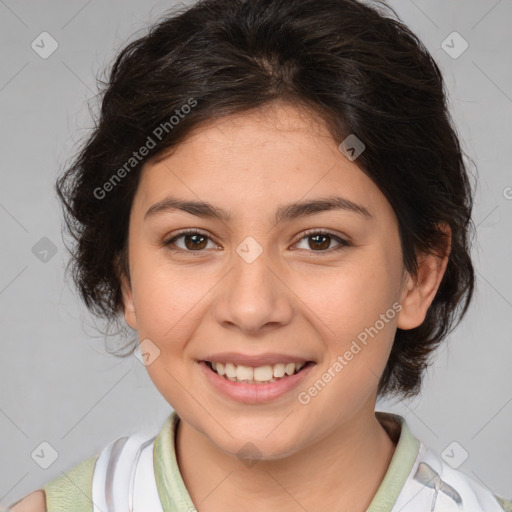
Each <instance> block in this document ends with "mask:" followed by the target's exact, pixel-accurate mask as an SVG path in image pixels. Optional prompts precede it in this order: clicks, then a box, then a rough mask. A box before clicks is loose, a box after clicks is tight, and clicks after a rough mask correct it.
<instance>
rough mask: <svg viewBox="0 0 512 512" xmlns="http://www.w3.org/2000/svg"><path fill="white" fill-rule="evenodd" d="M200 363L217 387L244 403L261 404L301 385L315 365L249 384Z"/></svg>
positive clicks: (213, 384) (204, 363) (207, 376)
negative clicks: (263, 382) (231, 379)
mask: <svg viewBox="0 0 512 512" xmlns="http://www.w3.org/2000/svg"><path fill="white" fill-rule="evenodd" d="M198 363H199V366H200V367H201V370H202V371H203V372H204V374H205V376H206V378H207V379H208V381H209V382H210V383H211V384H212V386H213V387H214V388H215V389H217V390H218V391H220V392H221V393H223V394H225V395H227V396H228V397H230V398H232V399H233V400H237V401H238V402H242V403H244V404H260V403H264V402H269V401H270V400H274V399H276V398H279V397H280V396H283V395H284V394H286V393H288V392H289V391H291V390H292V389H294V388H296V387H297V386H299V384H300V383H301V382H302V381H303V380H304V379H305V378H306V377H307V376H308V374H309V372H310V371H311V369H312V368H313V366H314V363H308V364H307V365H305V366H304V367H303V368H302V369H301V370H300V371H299V372H298V373H295V374H294V375H289V376H288V377H283V378H281V379H279V380H277V381H275V382H268V383H267V384H249V383H246V382H232V381H230V380H228V379H225V378H224V377H221V376H220V375H218V374H217V373H215V372H214V371H213V370H212V369H211V368H210V367H209V366H208V364H207V363H206V362H205V361H198Z"/></svg>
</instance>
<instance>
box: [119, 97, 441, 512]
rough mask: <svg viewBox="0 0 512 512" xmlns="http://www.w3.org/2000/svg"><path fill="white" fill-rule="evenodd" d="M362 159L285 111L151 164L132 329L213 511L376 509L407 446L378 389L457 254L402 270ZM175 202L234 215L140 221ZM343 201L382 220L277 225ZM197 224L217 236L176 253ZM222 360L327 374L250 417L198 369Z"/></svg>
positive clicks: (393, 228)
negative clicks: (385, 422)
mask: <svg viewBox="0 0 512 512" xmlns="http://www.w3.org/2000/svg"><path fill="white" fill-rule="evenodd" d="M356 164H357V160H356V161H354V162H350V161H349V160H348V159H347V158H345V156H344V155H343V154H342V153H341V152H340V151H339V149H338V143H337V142H336V141H334V140H333V139H332V137H331V136H330V134H329V133H328V132H327V129H326V128H325V127H324V125H323V124H322V123H321V121H319V119H317V118H316V117H314V116H312V115H308V114H307V113H306V112H305V111H301V110H298V109H296V107H293V106H290V105H287V104H282V103H277V104H274V105H272V106H270V107H269V106H267V107H266V108H265V109H263V110H255V111H251V112H250V113H243V114H241V115H236V116H230V117H228V118H224V119H222V120H221V121H217V122H214V123H211V124H210V125H208V126H203V127H201V128H200V129H196V130H195V131H194V132H193V133H192V135H191V136H190V137H189V138H188V139H187V140H186V141H185V143H182V144H180V145H179V146H178V148H177V150H176V151H175V152H174V153H173V154H170V155H168V156H166V157H165V158H163V159H161V160H160V161H156V162H149V163H147V164H146V165H145V167H144V169H143V173H142V176H141V181H140V184H139V188H138V190H137V193H136V196H135V198H134V202H133V205H132V210H131V215H130V229H129V262H130V264H129V269H130V279H128V278H127V276H124V277H123V280H122V282H123V301H124V306H125V318H126V321H127V322H128V324H129V325H130V326H131V327H132V328H134V329H136V330H137V331H138V334H139V339H140V340H145V339H149V340H151V342H152V343H153V344H154V345H156V346H157V347H158V349H159V350H160V354H159V356H158V357H157V358H156V359H155V360H154V361H153V362H152V363H151V364H150V365H148V366H147V370H148V372H149V375H150V378H151V379H152V381H153V382H154V384H155V386H156V387H157V389H158V390H159V391H160V393H161V394H162V395H163V396H164V398H165V399H166V400H167V401H168V402H169V404H171V406H172V407H173V408H174V409H175V410H176V411H177V413H178V415H179V416H180V418H181V421H180V423H179V427H178V431H177V441H176V446H177V454H178V464H179V467H180V470H181V472H182V475H183V478H184V482H185V485H186V486H187V488H188V490H189V492H190V495H191V497H192V499H193V501H194V504H195V505H196V507H197V509H198V510H199V511H201V512H208V511H217V510H223V511H224V512H230V511H235V510H236V511H239V510H241V507H243V506H248V507H249V506H250V509H251V510H252V511H254V512H259V511H264V510H265V511H268V510H281V511H290V512H291V511H298V510H303V509H306V510H337V511H340V512H341V511H351V512H357V511H364V510H366V508H367V506H368V505H369V504H370V502H371V500H372V498H373V496H374V494H375V492H376V491H377V489H378V487H379V485H380V483H381V481H382V479H383V477H384V475H385V473H386V470H387V468H388V465H389V462H390V460H391V458H392V455H393V453H394V449H395V445H394V444H393V442H392V441H391V439H390V438H389V437H388V435H387V434H386V432H385V430H384V429H383V428H382V426H381V425H380V423H379V422H378V421H377V419H376V417H375V414H374V409H375V402H376V396H377V385H378V379H379V377H380V375H381V374H382V372H383V370H384V367H385V365H386V361H387V358H388V355H389V352H390V350H391V346H392V342H393V337H394V334H395V330H396V328H397V327H400V328H402V329H410V328H413V327H416V326H418V325H420V324H421V322H422V321H423V319H424V318H425V314H426V311H427V309H428V307H429V305H430V304H431V302H432V300H433V298H434V296H435V293H436V291H437V289H438V286H439V283H440V281H441V278H442V275H443V273H444V271H445V268H446V263H447V257H448V252H446V254H445V255H444V257H443V258H441V257H438V256H435V255H423V256H421V257H420V258H419V261H420V269H419V273H418V275H417V276H414V277H412V276H410V275H409V274H408V273H407V272H405V270H404V267H403V262H402V253H401V247H400V243H399V236H398V224H397V219H396V216H395V214H394V212H393V210H392V208H391V206H390V205H389V203H388V202H387V200H386V199H385V197H384V196H383V194H382V193H381V192H380V190H379V189H378V187H377V186H376V185H375V184H374V183H373V182H372V181H371V180H370V179H369V178H368V177H367V176H366V175H365V174H364V173H363V172H362V171H361V170H360V169H359V168H358V167H357V165H356ZM169 195H172V196H173V197H178V198H180V199H186V200H191V201H194V200H195V201H198V200H203V201H208V202H210V203H212V204H214V205H216V206H218V207H221V208H223V209H225V210H227V211H229V212H230V214H231V220H229V221H226V222H223V221H220V220H216V219H208V218H201V217H198V216H195V215H192V214H190V213H185V212H179V211H167V212H163V213H159V214H157V215H154V216H150V217H149V218H146V219H145V218H144V216H145V213H146V211H147V210H148V209H149V207H150V206H152V205H153V204H154V203H156V202H157V201H161V200H163V199H164V198H166V197H167V196H169ZM332 195H339V196H343V197H344V198H347V199H350V200H351V201H353V202H355V203H358V204H360V205H363V206H364V207H365V208H367V209H368V210H369V211H370V213H371V214H372V218H370V219H367V218H366V217H364V216H363V215H360V214H357V213H354V212H349V211H343V210H334V211H325V212H321V213H316V214H314V215H311V216H307V217H302V218H293V219H292V220H291V221H286V222H282V223H280V224H277V225H275V224H274V223H273V217H274V214H275V211H276V209H277V208H278V206H280V205H282V204H286V203H290V202H294V201H301V200H312V199H317V198H325V197H328V196H332ZM186 228H198V229H201V230H203V231H205V232H207V235H208V237H209V238H208V239H206V240H205V242H204V244H202V245H201V249H200V251H202V252H199V251H198V250H197V249H195V250H194V249H193V244H192V243H191V242H190V241H189V243H188V245H186V239H185V238H184V237H181V238H180V239H178V240H176V242H175V245H174V247H175V248H176V250H175V251H172V250H171V249H170V247H173V246H165V245H164V241H166V240H170V239H171V238H172V237H173V236H176V233H177V232H178V231H179V230H181V229H186ZM313 228H314V229H315V230H317V231H320V230H328V231H330V232H332V233H333V234H334V235H338V236H340V237H341V238H344V239H347V240H349V241H350V243H351V244H352V245H350V246H347V247H343V248H342V249H341V250H338V251H336V250H334V249H336V248H337V247H339V242H337V241H336V239H334V238H331V239H330V240H331V242H330V244H329V238H327V242H326V243H324V242H325V240H324V239H322V238H320V239H319V240H318V241H316V242H315V240H312V239H311V236H312V235H311V234H309V235H308V236H306V235H304V231H306V230H309V229H313ZM248 236H251V237H253V238H254V239H255V240H256V241H257V242H258V244H259V245H260V246H261V248H262V250H263V252H262V254H261V255H260V256H259V257H258V258H257V259H256V260H255V261H253V262H252V263H247V262H246V261H245V260H244V259H243V258H241V257H240V256H239V254H238V253H237V252H236V249H237V247H238V246H239V244H240V243H241V242H242V241H243V240H244V239H245V238H246V237H248ZM322 244H324V245H322ZM319 246H321V248H320V249H318V247H319ZM187 247H188V249H187ZM190 247H192V249H191V248H190ZM180 248H181V251H180V250H179V249H180ZM186 251H188V252H186ZM322 251H323V252H322ZM396 302H398V303H400V304H401V306H402V309H401V311H400V312H399V313H398V314H397V315H396V316H394V318H393V319H391V320H389V321H388V322H387V323H385V326H384V328H382V329H381V330H380V331H379V332H378V335H376V336H374V337H373V338H370V341H369V343H368V344H367V346H365V347H364V348H363V349H362V350H361V351H360V352H359V353H358V354H357V355H355V356H354V358H353V359H352V360H351V361H350V362H349V363H348V364H347V365H346V366H345V367H344V368H343V370H342V371H341V372H340V373H339V374H338V375H337V377H336V378H334V379H332V380H331V382H329V383H328V384H327V386H326V387H325V388H324V389H323V390H322V391H321V392H320V393H318V395H317V396H315V397H314V398H313V399H312V400H311V401H310V402H309V403H308V404H307V405H302V404H301V403H299V401H298V400H297V394H298V393H299V392H300V391H304V390H307V389H308V388H309V387H310V386H311V385H312V384H313V383H314V382H315V381H317V380H318V379H319V378H320V377H321V376H322V374H323V373H324V372H325V371H326V370H327V368H328V367H329V366H331V365H332V364H333V362H334V361H335V360H336V358H337V357H338V356H339V355H343V354H344V353H345V351H346V350H347V349H348V348H349V347H350V345H351V343H352V340H354V339H356V337H357V335H358V334H359V333H361V332H362V331H364V329H365V328H369V327H370V326H373V325H374V324H375V322H376V321H377V320H378V319H379V318H380V315H381V314H384V313H385V312H386V311H387V310H389V308H391V306H392V304H393V303H396ZM224 351H233V352H240V353H244V354H250V355H257V354H261V353H265V352H281V353H286V354H293V355H295V356H301V357H304V358H306V359H308V360H313V361H315V362H316V366H315V367H314V368H313V371H312V372H310V375H309V376H308V378H307V381H306V382H305V383H304V385H301V386H300V389H297V390H294V391H292V392H289V393H287V394H285V395H284V396H282V397H280V398H278V399H275V400H273V401H270V402H268V403H264V404H257V405H256V404H251V405H247V404H241V403H239V402H237V401H234V400H232V399H230V398H227V397H225V396H223V395H220V394H219V393H218V392H217V391H216V390H215V389H213V388H212V387H211V385H210V384H209V383H208V381H207V380H206V379H205V376H204V375H203V373H202V372H201V371H200V369H199V368H198V364H197V361H198V360H201V359H204V358H205V356H206V355H207V354H211V353H218V352H224ZM247 442H251V443H253V444H254V445H255V446H256V447H257V449H258V450H259V452H260V460H258V461H257V463H256V464H254V465H252V466H250V467H248V466H246V465H245V464H244V463H243V462H242V461H241V460H240V459H239V458H238V457H237V452H238V451H239V450H240V449H241V447H242V446H244V445H245V444H246V443H247ZM255 497H257V500H255ZM302 507H303V508H302Z"/></svg>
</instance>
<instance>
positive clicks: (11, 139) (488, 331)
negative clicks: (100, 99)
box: [0, 0, 512, 505]
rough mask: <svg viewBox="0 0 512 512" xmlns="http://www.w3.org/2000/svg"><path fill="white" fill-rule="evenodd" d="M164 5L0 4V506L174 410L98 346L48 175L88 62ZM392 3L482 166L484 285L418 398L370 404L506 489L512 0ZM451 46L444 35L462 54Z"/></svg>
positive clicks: (72, 127) (71, 137) (82, 119)
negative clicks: (44, 463) (427, 58)
mask: <svg viewBox="0 0 512 512" xmlns="http://www.w3.org/2000/svg"><path fill="white" fill-rule="evenodd" d="M171 5H174V2H169V1H168V2H151V1H147V2H136V1H124V2H121V1H120V0H116V1H109V2H100V1H98V0H90V1H83V0H80V1H78V0H77V1H74V0H73V1H69V0H68V1H66V2H65V1H60V2H58V1H48V0H44V1H35V0H31V1H15V0H6V1H0V41H1V48H2V57H1V58H2V65H1V68H0V109H1V116H2V121H3V122H2V126H1V140H2V151H1V152H0V158H1V173H2V176H1V189H0V223H1V233H2V235H1V238H0V240H1V253H0V254H1V267H0V315H1V322H2V323H1V325H2V338H3V341H2V345H1V354H2V355H1V358H0V365H1V369H0V371H1V376H2V380H1V386H0V433H1V435H0V453H1V461H0V474H1V478H0V504H5V505H6V504H8V503H11V502H13V501H14V500H17V499H19V498H21V497H22V496H24V495H26V494H27V493H28V492H30V491H32V490H34V489H36V488H39V487H40V486H41V485H43V484H44V483H46V482H47V481H49V480H50V479H53V478H55V477H57V476H59V475H60V474H61V473H62V472H63V471H66V470H67V469H70V468H71V467H72V466H73V465H75V464H77V463H78V462H80V461H82V460H84V459H85V458H87V457H89V456H91V455H93V454H94V453H96V452H97V451H99V450H100V449H101V448H102V447H104V446H105V445H106V444H107V443H108V442H110V441H111V440H112V439H114V438H117V437H119V436H121V435H123V434H127V433H131V432H135V431H148V432H154V433H156V432H157V431H158V430H159V429H160V427H161V424H162V422H163V421H164V419H165V418H166V417H167V415H168V414H169V413H170V410H171V409H170V406H169V405H168V404H167V402H165V400H164V399H163V398H162V397H161V396H160V394H159V393H158V391H157V390H156V389H155V388H154V385H153V384H152V382H151V381H150V379H149V377H148V376H147V373H146V370H145V368H144V366H143V365H142V364H141V363H140V362H139V360H138V359H137V358H135V357H130V358H129V359H125V360H122V359H117V358H115V357H114V356H112V355H109V354H108V353H107V352H106V350H105V348H104V339H103V338H102V336H101V334H99V333H98V332H97V330H96V329H95V327H94V321H93V319H91V317H90V316H89V315H88V313H87V312H86V310H85V307H84V306H83V305H82V304H81V303H80V302H79V300H78V299H77V297H76V295H75V293H74V292H73V290H72V289H71V285H70V283H69V282H67V281H65V278H64V266H65V263H66V261H67V255H66V252H65V250H64V246H63V242H62V237H61V213H60V206H59V204H58V202H57V199H56V197H55V194H54V192H53V183H54V181H55V178H56V176H57V174H58V173H59V172H60V171H61V170H62V169H63V168H64V166H65V164H66V163H67V162H68V161H69V159H70V157H71V155H72V151H73V148H74V146H73V145H74V144H75V143H76V142H78V141H80V140H81V139H82V137H83V136H85V135H86V133H87V130H88V129H89V128H90V127H91V121H90V117H89V111H88V107H87V100H88V99H90V98H93V96H94V94H95V93H96V86H95V75H96V73H97V72H98V70H100V69H104V68H105V67H106V66H107V65H108V63H109V62H111V60H112V58H113V56H114V55H115V53H116V50H117V49H118V48H119V47H120V46H121V45H122V44H124V43H125V42H127V41H128V40H129V39H130V40H131V39H133V38H134V37H135V36H136V35H140V34H141V33H142V32H141V31H144V28H145V27H146V26H147V24H148V23H150V22H153V21H155V20H156V19H157V18H158V16H159V14H160V13H162V12H163V11H164V10H166V9H167V8H169V7H170V6H171ZM391 5H392V6H393V7H395V9H396V10H397V12H398V14H399V15H400V16H401V18H402V19H403V20H404V21H405V22H406V23H407V24H408V25H409V26H410V27H411V28H412V29H413V31H415V32H416V33H417V34H418V35H419V36H420V38H421V39H422V40H423V41H424V42H425V44H426V45H427V47H428V48H429V50H430V51H431V53H432V54H433V56H434V58H435V59H436V60H437V62H438V63H439V65H440V67H441V69H442V71H443V72H444V76H445V79H446V82H447V86H448V89H449V95H450V104H451V109H452V112H453V115H454V118H455V121H456V124H457V127H458V130H459V132H460V134H461V137H462V139H463V145H464V149H465V151H466V152H467V153H468V154H469V155H470V156H471V157H472V158H473V159H474V161H475V162H476V164H477V166H478V172H479V185H478V189H477V194H476V207H475V213H474V220H475V224H476V225H477V226H478V229H477V238H476V242H475V247H474V251H473V255H474V261H475V265H476V268H477V278H478V282H477V292H476V296H475V300H474V302H473V304H472V306H471V309H470V312H469V314H468V315H467V317H466V319H465V320H464V322H463V323H462V324H461V325H460V326H459V328H458V329H457V330H456V331H455V332H454V333H453V334H452V335H451V337H450V339H449V341H448V342H447V343H445V344H444V345H443V347H442V348H441V349H440V351H439V352H438V354H437V357H436V359H435V363H434V365H433V366H432V367H431V368H430V370H429V372H428V374H427V377H426V379H425V385H424V391H423V393H422V395H421V396H420V397H418V398H416V399H415V400H412V401H408V402H404V403H401V404H400V403H387V402H381V403H379V404H378V407H377V409H379V410H388V411H392V412H396V413H398V414H402V415H404V416H405V417H406V418H407V420H408V422H409V424H410V427H411V429H412V431H413V433H414V434H415V435H416V436H417V437H419V438H420V439H422V440H423V441H424V442H425V443H426V444H427V445H429V446H431V447H432V448H433V449H434V450H435V451H436V452H437V453H439V454H441V453H443V451H444V450H445V449H446V448H447V447H448V446H449V445H450V443H452V442H453V441H456V442H457V443H459V445H460V447H459V446H458V445H457V446H456V447H455V450H454V452H453V454H454V456H455V457H460V456H461V454H462V453H463V452H462V449H464V450H466V451H467V452H468V454H469V457H468V458H467V460H466V461H465V462H464V463H463V464H462V465H461V466H460V467H459V469H460V470H461V471H463V472H464V473H466V474H467V475H469V476H471V477H472V478H474V479H475V480H477V481H478V482H480V483H482V484H483V485H485V486H487V487H489V488H490V489H492V490H493V491H494V492H496V493H498V494H501V495H504V496H508V497H509V498H510V497H512V486H511V482H512V464H511V461H512V441H511V433H512V428H511V427H512V379H511V371H510V368H511V364H510V361H511V360H512V334H511V331H512V272H511V270H510V261H511V256H512V237H511V236H510V234H511V233H512V188H507V187H512V173H511V170H510V164H511V160H512V158H511V148H512V145H511V120H512V116H511V113H512V85H511V84H512V69H511V66H510V48H512V35H511V34H512V32H511V31H510V26H511V21H512V2H511V1H510V0H501V1H489V2H484V1H476V0H473V1H465V2H460V1H456V0H450V1H446V0H437V1H429V2H426V1H420V0H415V2H413V1H411V0H402V1H393V2H391ZM43 31H47V32H49V33H50V34H51V36H52V37H53V38H54V39H55V40H56V41H57V42H58V45H59V46H58V49H57V50H56V51H55V52H54V53H53V54H52V55H51V56H50V57H48V58H47V59H43V58H41V57H40V56H39V55H38V54H37V53H36V52H35V51H34V50H33V49H32V48H31V43H32V41H34V40H35V39H36V38H37V36H39V34H40V33H41V32H43ZM453 31H457V32H459V33H460V34H461V36H462V37H463V38H464V39H465V40H466V41H467V42H468V44H469V47H468V49H467V50H466V51H465V52H464V53H462V55H460V56H459V57H458V58H452V57H451V56H449V55H448V54H447V53H446V52H445V50H444V49H443V48H442V47H441V44H442V42H443V40H445V39H446V38H447V36H448V35H449V34H451V33H452V32H453ZM449 41H450V40H449ZM459 43H460V41H459V42H457V41H455V42H454V43H453V44H452V43H450V45H452V46H454V48H455V50H458V49H460V48H461V47H460V44H459ZM43 237H47V238H48V239H49V240H50V241H51V242H52V244H54V246H55V248H56V249H57V253H56V254H55V255H53V256H52V253H51V251H50V252H48V253H47V254H46V255H45V254H44V253H43V252H42V250H43V249H45V247H46V248H47V245H48V242H47V241H43V242H40V240H41V238H43ZM38 243H39V244H40V245H36V244H38ZM41 244H42V245H41ZM45 244H46V245H45ZM34 246H36V249H34V252H35V254H34V252H33V247H34ZM41 258H42V259H43V260H44V259H45V258H46V260H47V261H41ZM43 441H46V442H48V443H50V445H52V446H53V447H54V448H55V450H56V451H57V452H58V458H57V459H56V460H55V462H54V463H53V464H51V465H50V466H49V467H48V468H47V469H43V468H41V467H40V466H39V465H38V464H36V462H35V460H34V459H33V458H32V457H31V454H32V453H33V452H34V450H35V449H36V448H37V447H39V445H40V443H41V442H43ZM34 458H36V457H34Z"/></svg>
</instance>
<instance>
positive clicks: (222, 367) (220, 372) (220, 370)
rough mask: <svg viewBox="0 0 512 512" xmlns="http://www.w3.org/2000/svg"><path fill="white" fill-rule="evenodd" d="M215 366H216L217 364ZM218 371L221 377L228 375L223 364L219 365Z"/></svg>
mask: <svg viewBox="0 0 512 512" xmlns="http://www.w3.org/2000/svg"><path fill="white" fill-rule="evenodd" d="M213 365H214V366H215V363H213ZM216 370H217V373H218V374H219V375H220V376H221V377H222V376H223V375H225V374H226V369H225V367H224V365H223V364H222V363H217V367H216Z"/></svg>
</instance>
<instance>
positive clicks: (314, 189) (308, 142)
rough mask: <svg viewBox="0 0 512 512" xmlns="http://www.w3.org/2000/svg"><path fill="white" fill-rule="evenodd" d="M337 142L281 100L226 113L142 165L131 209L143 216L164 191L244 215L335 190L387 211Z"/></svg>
mask: <svg viewBox="0 0 512 512" xmlns="http://www.w3.org/2000/svg"><path fill="white" fill-rule="evenodd" d="M338 145H339V142H338V141H335V140H334V139H333V138H332V136H331V134H330V133H329V131H328V129H327V127H326V126H325V125H324V124H323V122H322V121H321V119H319V118H318V117H316V116H315V115H314V114H309V113H308V112H306V111H304V110H298V109H296V108H294V107H292V106H289V105H286V104H280V105H277V106H276V105H274V106H272V107H268V108H265V109H259V110H254V111H250V112H246V113H241V114H236V115H233V116H229V117H226V118H223V119H220V120H218V121H215V122H212V123H209V124H207V125H203V126H200V127H198V128H196V129H195V130H194V131H193V132H191V134H190V135H189V136H188V137H187V139H186V140H185V141H183V142H182V143H180V144H178V146H177V147H175V148H173V151H172V153H171V154H170V155H168V156H164V157H160V158H159V159H158V160H156V161H154V162H148V163H147V164H146V165H145V166H144V168H143V171H142V176H141V180H140V183H139V189H138V191H137V194H136V197H135V201H134V207H135V208H137V209H141V210H142V209H144V213H145V211H147V209H148V208H149V207H151V205H152V204H153V203H155V202H158V201H162V200H164V199H165V197H166V196H168V195H171V196H173V197H180V198H181V199H187V200H190V201H208V202H209V203H212V204H215V205H219V206H221V207H222V208H223V209H224V210H228V211H233V212H237V213H238V215H239V216H250V215H251V214H254V212H256V211H260V212H261V211H262V209H268V210H269V212H270V211H271V210H272V209H273V207H274V206H275V205H278V204H284V203H288V202H290V201H300V200H307V199H315V198H318V197H326V196H333V195H337V196H342V197H345V198H347V199H348V200H351V201H353V202H356V203H358V204H361V205H363V206H365V207H366V209H368V210H369V211H374V212H377V211H382V210H387V211H388V213H389V210H390V208H391V207H390V205H389V204H388V202H387V200H386V199H385V197H384V196H383V195H382V193H381V192H380V190H379V189H378V187H377V186H376V185H375V184H374V183H373V181H372V180H371V179H370V178H369V177H368V176H367V175H366V174H365V173H364V172H363V171H362V170H361V169H360V168H359V167H358V166H357V165H356V162H351V161H350V160H348V159H347V158H346V157H345V156H344V155H343V154H342V153H341V151H340V150H339V148H338ZM261 215H263V212H262V213H261Z"/></svg>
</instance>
